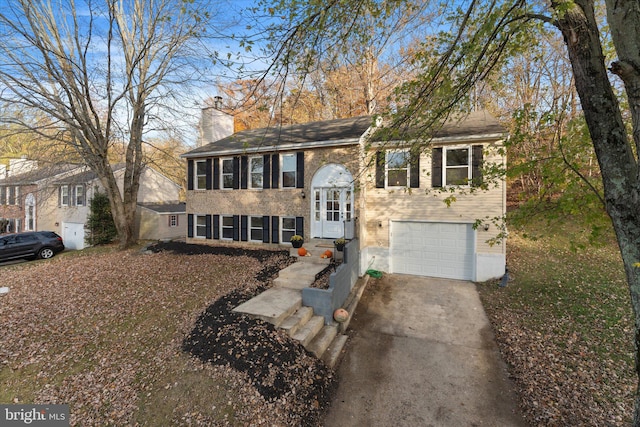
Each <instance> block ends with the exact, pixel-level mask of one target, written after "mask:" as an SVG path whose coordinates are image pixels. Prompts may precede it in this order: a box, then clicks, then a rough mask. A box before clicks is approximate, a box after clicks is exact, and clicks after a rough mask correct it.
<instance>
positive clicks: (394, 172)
mask: <svg viewBox="0 0 640 427" xmlns="http://www.w3.org/2000/svg"><path fill="white" fill-rule="evenodd" d="M409 160H410V155H409V150H394V151H388V152H387V153H386V164H385V168H386V178H387V187H407V186H408V185H409V171H410V168H409Z"/></svg>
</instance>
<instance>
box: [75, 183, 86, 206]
mask: <svg viewBox="0 0 640 427" xmlns="http://www.w3.org/2000/svg"><path fill="white" fill-rule="evenodd" d="M74 191H75V194H74V199H75V205H76V206H84V185H76V186H75V190H74Z"/></svg>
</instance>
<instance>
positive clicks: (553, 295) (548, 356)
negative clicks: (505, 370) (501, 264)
mask: <svg viewBox="0 0 640 427" xmlns="http://www.w3.org/2000/svg"><path fill="white" fill-rule="evenodd" d="M541 227H542V228H541ZM529 228H530V230H533V229H538V230H540V229H545V236H544V237H540V238H538V239H532V238H525V237H523V233H522V232H520V233H519V232H514V233H512V234H511V235H510V236H509V241H508V246H507V247H508V249H507V251H508V253H507V264H508V267H509V272H510V278H511V280H510V281H509V283H508V286H507V287H505V288H499V287H498V286H497V283H496V282H487V283H483V284H480V285H478V290H479V291H480V296H481V299H482V302H483V305H484V307H485V310H486V312H487V315H488V316H489V319H490V321H491V323H492V325H493V328H494V332H495V334H496V338H497V340H498V344H499V347H500V350H501V352H502V354H503V358H504V359H505V361H506V362H507V364H508V365H509V370H510V373H511V375H512V377H513V379H514V381H515V383H516V386H517V388H518V390H519V393H520V402H521V407H522V408H523V410H524V412H525V416H526V417H527V419H528V421H529V422H530V423H531V425H533V426H560V425H562V426H604V425H608V426H622V425H628V424H629V423H630V420H631V416H632V412H633V395H634V392H635V386H636V383H637V378H636V376H635V374H634V372H633V363H634V361H633V351H634V350H633V337H634V333H633V320H632V311H631V303H630V297H629V291H628V287H627V284H626V278H625V275H624V270H623V267H622V260H621V259H620V255H619V252H618V247H617V245H616V244H615V241H614V239H613V237H612V236H609V237H608V238H607V239H605V240H606V241H603V242H601V245H599V246H598V247H594V246H586V247H585V248H583V249H578V250H572V249H571V248H572V246H574V247H575V246H576V245H575V243H576V242H577V241H580V240H584V236H583V234H584V233H583V232H582V231H581V230H579V229H577V227H576V226H574V225H571V224H561V225H558V226H556V227H553V230H555V231H553V230H550V229H549V227H547V226H543V225H541V224H535V225H531V226H530V227H529Z"/></svg>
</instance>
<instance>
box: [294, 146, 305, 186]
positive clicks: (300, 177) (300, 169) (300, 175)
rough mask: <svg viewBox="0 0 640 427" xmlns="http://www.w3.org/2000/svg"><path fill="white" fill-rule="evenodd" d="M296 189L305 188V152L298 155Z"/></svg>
mask: <svg viewBox="0 0 640 427" xmlns="http://www.w3.org/2000/svg"><path fill="white" fill-rule="evenodd" d="M296 188H304V151H299V152H298V153H296Z"/></svg>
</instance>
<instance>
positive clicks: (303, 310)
mask: <svg viewBox="0 0 640 427" xmlns="http://www.w3.org/2000/svg"><path fill="white" fill-rule="evenodd" d="M307 246H308V247H307ZM305 248H306V249H307V250H308V251H309V252H310V253H311V254H312V256H308V257H306V256H305V257H298V253H297V249H293V248H292V249H291V251H290V253H291V256H296V257H298V258H299V261H298V262H296V263H295V264H292V265H290V266H289V267H287V268H285V269H283V270H281V271H280V273H279V275H278V278H276V279H275V280H274V287H273V288H271V289H268V290H267V291H265V292H263V293H261V294H260V295H257V296H256V297H254V298H252V299H250V300H249V301H247V302H245V303H243V304H241V305H239V306H238V307H236V308H235V309H233V311H234V312H237V313H244V314H247V315H249V316H252V317H254V318H258V319H261V320H264V321H265V322H269V323H271V324H272V325H274V326H275V327H277V328H280V329H283V330H285V331H286V332H287V334H289V336H291V337H292V338H293V339H295V340H297V341H298V342H300V343H301V344H302V345H303V346H304V347H305V348H306V349H307V350H308V351H309V352H311V353H312V354H314V355H315V356H316V357H317V358H319V359H322V360H323V361H324V362H325V363H326V364H327V365H328V366H329V367H331V368H333V367H334V366H335V365H336V363H337V362H338V360H339V359H340V355H341V354H342V349H343V348H344V346H345V344H346V342H347V336H346V335H344V332H345V331H346V329H347V326H348V325H349V321H350V320H351V316H352V315H353V312H354V311H355V307H356V305H357V303H358V300H359V299H360V296H361V295H362V292H363V290H364V288H365V286H366V283H367V280H366V279H367V277H366V276H365V278H363V279H360V280H359V281H358V283H357V284H356V285H355V286H354V289H353V291H352V292H351V295H350V296H349V298H348V299H347V301H346V302H345V308H346V309H347V311H348V312H349V314H350V316H349V319H348V320H347V322H344V323H341V324H332V325H325V324H324V318H323V317H322V316H315V315H314V314H313V308H311V307H306V306H303V305H302V289H304V288H306V287H308V286H309V285H310V284H311V283H313V282H314V280H315V276H316V274H318V273H319V272H320V271H322V270H323V269H324V268H325V267H326V266H327V264H329V262H330V261H331V260H330V259H329V258H320V254H322V253H323V252H324V251H325V250H327V249H331V245H330V244H329V243H328V242H326V241H322V240H320V241H314V240H312V241H311V242H309V243H308V244H307V243H306V244H305Z"/></svg>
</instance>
